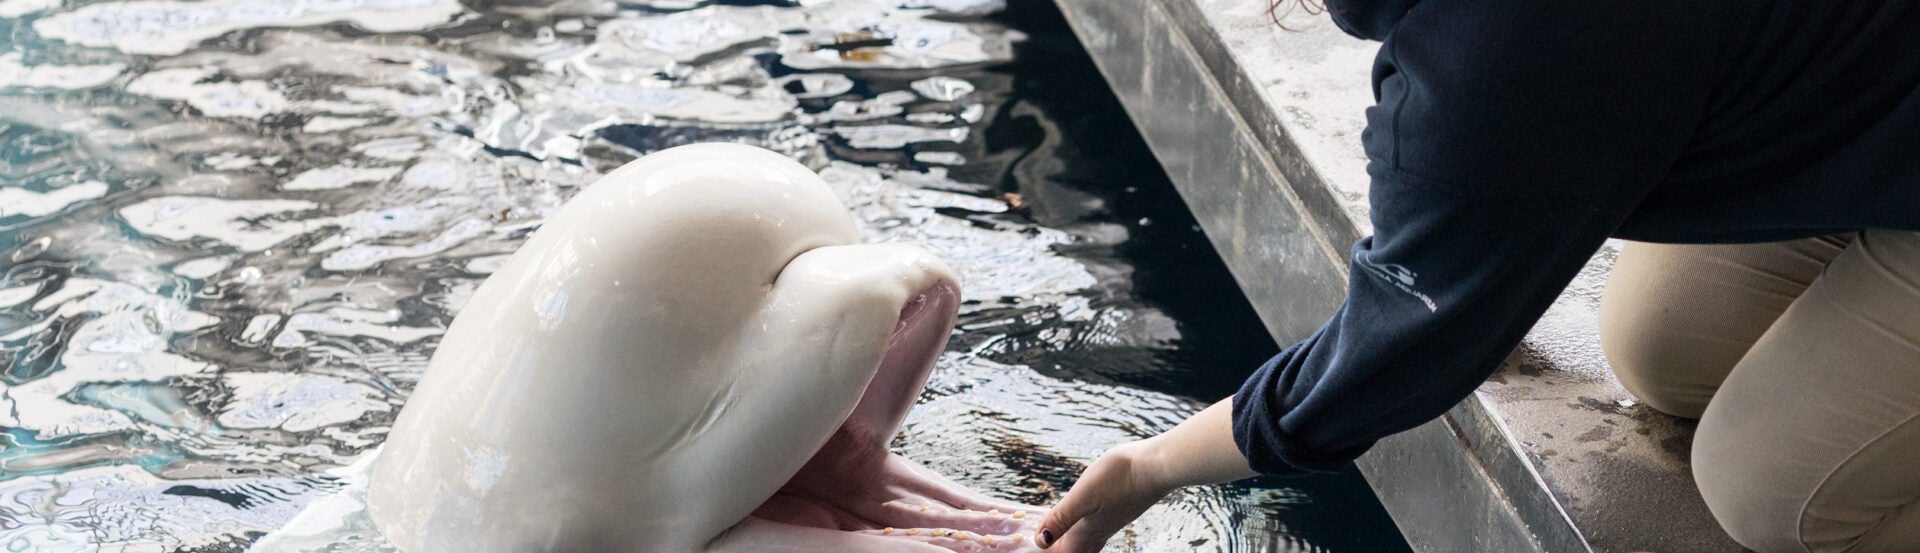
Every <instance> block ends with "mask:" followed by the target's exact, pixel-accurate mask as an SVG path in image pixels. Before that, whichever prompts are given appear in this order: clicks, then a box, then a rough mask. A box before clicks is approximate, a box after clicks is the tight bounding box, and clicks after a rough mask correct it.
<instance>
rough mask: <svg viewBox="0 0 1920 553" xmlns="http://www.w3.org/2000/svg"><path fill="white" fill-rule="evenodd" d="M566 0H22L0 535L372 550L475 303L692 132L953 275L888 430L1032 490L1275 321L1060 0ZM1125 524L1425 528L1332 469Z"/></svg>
mask: <svg viewBox="0 0 1920 553" xmlns="http://www.w3.org/2000/svg"><path fill="white" fill-rule="evenodd" d="M544 4H546V3H536V2H485V1H469V2H467V3H465V4H462V3H458V2H455V1H454V0H331V1H324V2H323V1H314V0H266V1H251V0H248V1H243V0H199V1H194V2H183V1H171V0H146V1H134V2H124V1H107V2H91V3H87V2H71V1H69V2H62V1H61V0H0V36H5V37H6V39H5V41H6V42H5V48H3V49H0V268H4V270H3V271H0V367H3V368H4V372H3V373H0V430H4V434H0V546H4V548H5V550H7V551H29V550H30V551H91V550H96V549H112V550H125V551H233V550H242V549H246V548H247V547H248V546H249V545H250V544H252V543H254V542H255V541H258V540H260V539H261V538H262V536H266V535H268V534H269V533H273V532H274V531H275V529H278V528H281V527H282V526H285V525H287V524H288V523H289V522H290V521H297V527H296V528H293V529H289V530H286V531H280V532H278V533H275V534H273V535H274V537H273V538H270V540H269V541H273V542H275V543H281V544H286V543H291V542H295V541H298V540H297V539H289V538H297V537H299V535H301V534H303V533H304V534H305V535H308V536H309V537H316V536H317V537H318V538H321V539H322V541H325V542H330V543H332V545H331V546H330V547H331V548H332V549H334V550H341V551H380V550H384V549H385V546H384V544H383V543H381V540H380V539H379V538H378V537H377V536H376V535H373V534H372V533H370V532H369V531H367V529H366V528H365V525H364V516H363V513H360V512H359V511H358V510H357V504H356V503H355V500H354V498H355V497H356V495H355V494H357V493H359V489H360V488H359V486H361V485H362V484H363V482H362V481H361V476H362V473H363V471H361V470H360V469H361V468H363V467H364V466H365V463H364V461H366V460H367V459H368V458H369V453H370V452H373V451H376V450H375V448H376V447H377V446H378V445H379V443H380V441H381V440H382V439H383V438H384V437H385V434H386V432H387V430H388V427H389V425H390V423H391V422H392V420H393V416H394V415H395V413H396V412H397V410H398V409H399V406H400V405H401V404H402V403H403V401H404V399H405V397H406V394H407V391H408V390H409V389H410V388H411V386H412V385H413V383H414V382H415V381H416V380H417V379H418V377H419V375H420V371H421V370H422V369H423V368H424V367H425V364H426V360H427V357H428V355H430V354H431V353H432V351H433V347H434V345H435V344H436V342H437V337H438V336H439V334H440V332H441V331H442V329H444V327H445V326H446V324H447V323H448V322H449V321H450V320H451V319H452V317H453V315H454V313H455V312H457V310H458V308H459V306H460V305H461V304H463V303H464V302H465V301H466V300H467V299H468V298H469V296H470V295H471V294H472V292H473V290H474V287H475V286H477V285H478V284H479V282H480V281H481V280H482V279H484V278H485V277H486V275H487V274H488V273H489V272H490V271H491V270H493V269H494V268H496V267H498V266H499V264H500V263H501V262H502V261H503V260H504V258H505V256H506V255H507V254H509V253H511V252H512V251H513V249H514V248H515V247H516V246H517V245H518V244H520V243H521V242H522V240H524V238H525V237H526V236H527V234H528V233H530V232H531V231H533V230H534V229H536V228H538V226H539V225H540V223H541V221H542V219H543V218H544V217H545V216H546V215H547V214H550V213H552V212H553V211H554V210H555V209H556V208H557V207H558V206H559V205H560V204H561V202H563V201H565V200H566V199H567V198H568V197H570V196H571V195H572V194H573V193H575V192H576V191H578V190H579V187H580V186H582V185H584V184H586V183H589V182H591V181H592V180H593V179H594V177H595V176H597V175H598V174H600V173H601V172H603V171H605V170H608V169H610V168H612V167H615V166H618V165H619V164H621V163H624V162H625V161H627V160H630V159H632V158H634V157H636V156H638V155H640V154H642V153H645V152H648V151H653V150H657V149H660V148H664V147H668V146H673V145H678V144H683V143H689V142H697V141H708V140H728V141H738V142H746V143H751V144H756V145H760V146H764V147H768V148H772V149H775V150H777V151H781V152H783V153H786V154H788V155H791V156H794V157H795V158H797V159H800V160H802V161H803V162H805V163H807V164H808V165H809V166H812V167H815V168H817V169H819V170H820V171H821V172H822V174H823V176H825V177H826V178H827V180H828V181H830V182H831V183H833V184H834V186H835V187H836V188H837V189H839V190H840V191H841V192H842V193H843V195H844V196H845V197H847V198H848V199H849V202H850V205H851V206H852V208H853V210H854V213H855V216H856V218H857V219H858V220H859V222H860V227H861V231H862V234H863V236H864V237H865V238H866V239H867V240H870V241H913V242H918V243H921V244H924V245H926V246H927V247H929V248H930V249H932V250H933V251H935V252H936V253H938V254H940V255H941V256H942V257H943V258H945V259H947V260H948V262H949V263H950V264H951V265H953V267H954V268H955V269H956V270H957V271H958V272H959V274H960V276H961V282H962V286H963V293H964V295H965V296H966V297H967V298H968V299H969V301H968V302H967V304H966V305H965V306H963V308H962V314H961V323H960V331H959V332H958V333H957V334H956V335H955V338H954V339H953V342H952V343H951V345H950V347H949V350H948V352H947V354H946V355H945V356H944V357H943V358H942V359H941V360H940V363H939V365H938V367H937V368H936V370H935V372H934V375H933V377H932V379H931V382H930V383H929V385H928V388H927V391H926V392H925V393H924V394H923V396H922V398H921V403H920V405H918V406H917V407H916V408H915V409H914V410H913V412H912V413H911V415H910V416H909V419H908V421H907V423H906V425H905V426H904V428H903V431H902V433H901V435H900V436H899V437H898V439H897V440H896V441H895V446H896V448H897V450H898V451H900V452H901V453H903V454H905V455H907V456H908V457H910V458H913V459H915V460H918V461H920V462H922V463H925V464H927V465H929V466H932V467H933V468H935V469H937V470H939V471H941V472H943V473H946V474H948V475H951V476H954V477H955V478H956V479H958V480H961V481H962V482H965V483H968V484H971V485H973V486H975V487H976V488H979V489H982V490H989V491H991V492H993V493H995V494H997V495H1001V496H1003V497H1008V498H1011V499H1016V500H1020V501H1026V502H1032V503H1049V502H1051V501H1052V500H1054V499H1055V498H1056V497H1057V496H1058V494H1059V493H1060V492H1062V491H1064V490H1065V489H1066V488H1067V487H1068V486H1069V485H1070V484H1071V483H1072V481H1073V479H1074V477H1075V476H1076V475H1077V474H1078V472H1079V470H1080V469H1081V467H1082V466H1083V465H1082V464H1083V463H1085V462H1088V461H1090V460H1091V459H1092V458H1094V457H1095V456H1097V455H1098V453H1099V452H1100V451H1101V450H1103V449H1104V448H1107V447H1110V446H1112V445H1113V444H1116V443H1120V442H1122V441H1125V440H1128V439H1132V438H1137V437H1143V436H1148V435H1152V434H1154V433H1157V432H1159V431H1162V430H1165V429H1167V428H1169V427H1171V426H1172V425H1173V424H1175V423H1177V422H1179V421H1180V420H1182V419H1183V418H1184V417H1185V416H1186V415H1188V414H1190V413H1192V412H1194V411H1196V410H1198V409H1199V408H1200V407H1202V406H1204V405H1205V403H1207V402H1208V401H1209V400H1212V399H1217V398H1219V397H1223V396H1224V395H1226V394H1228V393H1231V392H1232V390H1233V389H1234V387H1235V386H1236V384H1237V383H1238V381H1239V379H1240V378H1241V377H1243V376H1244V375H1245V373H1246V372H1248V371H1249V370H1251V368H1252V367H1254V366H1255V365H1257V364H1258V363H1259V362H1260V361H1261V360H1263V359H1264V358H1265V357H1266V356H1267V355H1269V354H1271V353H1272V352H1273V351H1274V350H1275V349H1276V348H1275V346H1274V344H1273V343H1272V342H1271V341H1270V340H1269V339H1267V338H1266V336H1265V335H1264V333H1263V331H1262V330H1261V328H1260V325H1259V324H1258V321H1257V319H1255V318H1254V316H1253V314H1252V311H1251V310H1250V309H1249V308H1248V307H1247V306H1246V304H1245V301H1244V300H1243V299H1242V298H1241V297H1240V296H1239V295H1238V293H1237V291H1236V289H1235V288H1234V286H1233V284H1232V280H1231V278H1230V277H1228V276H1227V274H1226V271H1225V269H1224V267H1223V266H1221V264H1220V262H1219V260H1218V259H1217V258H1216V257H1214V254H1213V253H1212V251H1211V250H1210V249H1209V248H1208V246H1207V244H1206V242H1205V239H1204V237H1203V236H1202V235H1200V234H1199V232H1198V229H1197V227H1195V225H1194V223H1193V221H1192V220H1191V219H1190V218H1189V216H1188V215H1187V213H1186V212H1185V210H1184V208H1183V207H1182V206H1181V204H1180V203H1179V200H1178V197H1177V196H1175V195H1174V194H1173V192H1172V189H1171V186H1170V185H1169V184H1168V183H1167V182H1166V180H1165V177H1164V175H1162V173H1161V172H1160V170H1159V168H1158V166H1156V165H1154V163H1153V161H1152V158H1151V154H1150V153H1149V152H1148V151H1147V150H1146V149H1145V147H1144V146H1143V145H1142V144H1141V142H1140V140H1139V138H1138V137H1137V136H1136V135H1135V134H1134V133H1133V130H1132V128H1131V127H1130V126H1129V124H1128V123H1127V121H1126V120H1125V118H1124V115H1123V114H1122V113H1121V112H1120V110H1119V107H1118V106H1117V104H1116V103H1115V102H1114V100H1113V99H1112V97H1111V96H1110V95H1109V94H1108V93H1107V91H1106V90H1105V89H1104V87H1103V86H1102V85H1101V81H1100V80H1099V76H1098V74H1097V73H1095V72H1094V71H1093V69H1092V67H1091V65H1090V63H1089V62H1088V61H1087V60H1086V58H1085V54H1084V53H1083V52H1081V51H1080V50H1079V46H1078V44H1077V43H1075V42H1074V41H1073V39H1072V37H1071V35H1070V34H1068V33H1067V32H1066V31H1065V27H1064V24H1063V23H1062V22H1061V21H1060V20H1059V19H1058V17H1059V16H1058V14H1056V13H1053V12H1052V11H1051V9H1052V8H1051V6H1050V5H1049V4H1048V3H1046V2H1038V1H1022V2H1016V3H1014V5H1012V6H1005V5H1002V4H1000V3H998V2H995V1H992V0H885V1H880V0H872V1H867V0H809V1H804V2H798V3H789V2H783V1H777V0H762V1H752V0H742V1H734V2H702V1H695V0H627V1H593V0H582V1H571V2H560V3H555V4H551V5H544ZM356 462H358V463H359V464H356ZM303 513H304V515H303ZM296 517H297V518H296ZM1110 549H1112V550H1115V551H1156V552H1158V551H1183V552H1184V551H1235V552H1239V551H1340V552H1356V551H1403V550H1405V549H1406V546H1405V545H1404V544H1403V543H1401V542H1400V541H1399V538H1398V537H1397V535H1396V534H1395V533H1394V531H1393V529H1392V526H1391V522H1390V521H1388V520H1387V519H1386V518H1385V516H1384V514H1382V512H1381V511H1380V508H1379V506H1378V504H1377V503H1376V502H1375V501H1374V500H1373V498H1372V496H1371V495H1370V494H1369V493H1368V492H1367V491H1366V488H1365V485H1364V483H1362V482H1360V480H1359V479H1358V477H1357V476H1355V475H1353V474H1352V473H1351V472H1349V473H1345V474H1341V475H1336V476H1331V477H1316V478H1299V479H1284V480H1282V479H1265V480H1257V481H1255V482H1254V483H1253V485H1252V486H1239V485H1235V486H1212V487H1204V488H1196V489H1192V490H1188V491H1186V492H1183V493H1180V494H1177V495H1176V496H1174V497H1172V498H1170V499H1169V500H1168V501H1167V502H1164V503H1163V504H1162V505H1160V506H1158V507H1156V508H1155V509H1154V510H1153V511H1151V512H1150V513H1149V514H1148V515H1147V516H1146V517H1143V518H1142V519H1141V521H1140V522H1138V523H1137V524H1135V525H1134V526H1133V527H1132V528H1130V529H1129V531H1128V532H1127V533H1126V534H1123V535H1122V536H1119V537H1117V539H1116V541H1115V543H1114V545H1113V547H1111V548H1110Z"/></svg>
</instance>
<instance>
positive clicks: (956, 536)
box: [953, 530, 968, 541]
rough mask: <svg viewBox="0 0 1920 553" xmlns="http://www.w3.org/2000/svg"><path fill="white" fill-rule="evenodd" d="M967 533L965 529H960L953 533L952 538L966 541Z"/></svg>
mask: <svg viewBox="0 0 1920 553" xmlns="http://www.w3.org/2000/svg"><path fill="white" fill-rule="evenodd" d="M967 535H968V534H967V532H966V531H965V530H962V531H960V532H959V533H956V534H954V535H953V539H956V540H960V541H967Z"/></svg>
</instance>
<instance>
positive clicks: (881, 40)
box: [807, 31, 893, 61]
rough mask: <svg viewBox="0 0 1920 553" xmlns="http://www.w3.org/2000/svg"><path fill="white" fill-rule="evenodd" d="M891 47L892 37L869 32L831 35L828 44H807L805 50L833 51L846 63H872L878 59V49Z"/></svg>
mask: <svg viewBox="0 0 1920 553" xmlns="http://www.w3.org/2000/svg"><path fill="white" fill-rule="evenodd" d="M892 45H893V37H884V36H878V35H875V34H873V33H871V32H867V31H861V32H857V33H840V34H837V35H833V40H831V41H828V42H815V43H810V44H807V50H808V51H810V52H817V51H820V50H833V51H836V52H839V53H840V59H843V60H848V61H873V60H874V59H877V58H879V57H880V49H881V48H886V47H888V46H892Z"/></svg>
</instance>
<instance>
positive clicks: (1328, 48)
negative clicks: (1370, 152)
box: [1055, 0, 1740, 552]
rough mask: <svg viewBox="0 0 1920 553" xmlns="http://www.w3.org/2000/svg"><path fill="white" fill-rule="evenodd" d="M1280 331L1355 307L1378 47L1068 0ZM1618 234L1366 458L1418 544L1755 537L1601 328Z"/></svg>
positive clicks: (1154, 7)
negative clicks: (1464, 392)
mask: <svg viewBox="0 0 1920 553" xmlns="http://www.w3.org/2000/svg"><path fill="white" fill-rule="evenodd" d="M1055 1H1056V3H1057V4H1059V5H1060V8H1061V10H1062V11H1063V12H1064V13H1065V14H1066V16H1067V20H1068V22H1069V23H1070V24H1071V25H1072V26H1073V28H1074V31H1075V33H1076V34H1078V36H1079V37H1080V39H1081V41H1082V42H1083V43H1085V45H1086V47H1087V50H1088V51H1089V52H1090V53H1092V55H1093V58H1094V60H1095V62H1096V63H1097V64H1098V65H1099V66H1100V69H1101V72H1102V73H1103V74H1104V75H1105V76H1106V78H1107V80H1108V83H1109V84H1110V85H1111V86H1112V87H1113V89H1114V92H1115V94H1116V95H1118V96H1119V98H1120V100H1121V102H1122V103H1123V104H1125V105H1126V107H1127V111H1128V114H1129V115H1130V116H1131V117H1132V119H1133V121H1134V124H1135V125H1136V126H1137V127H1138V128H1139V129H1140V131H1141V134H1142V135H1143V136H1145V137H1146V140H1147V143H1148V144H1149V145H1150V146H1151V147H1152V148H1153V150H1154V153H1155V155H1156V156H1157V157H1158V158H1159V159H1160V161H1161V163H1162V165H1163V166H1165V168H1166V170H1167V173H1168V175H1169V176H1171V177H1172V179H1173V182H1174V183H1175V185H1176V186H1177V187H1178V188H1179V189H1180V193H1181V195H1182V197H1183V198H1184V199H1185V200H1186V202H1187V204H1188V207H1189V208H1191V209H1192V210H1193V212H1194V214H1195V216H1196V217H1197V218H1198V219H1199V220H1200V222H1201V224H1202V226H1203V227H1204V228H1205V229H1206V231H1207V235H1208V236H1209V237H1210V239H1211V240H1212V241H1213V244H1214V247H1215V248H1216V249H1217V250H1219V252H1220V254H1221V256H1222V257H1223V258H1224V259H1225V260H1226V262H1227V265H1228V266H1229V267H1230V268H1231V269H1232V270H1233V272H1234V274H1235V276H1236V278H1237V279H1238V281H1239V283H1240V286H1241V288H1242V290H1243V291H1244V292H1245V293H1246V295H1247V297H1248V299H1249V300H1251V301H1252V303H1253V305H1254V306H1255V308H1256V309H1257V310H1258V311H1259V312H1260V315H1261V317H1262V319H1263V320H1264V321H1265V322H1266V324H1267V327H1268V329H1269V330H1270V331H1271V332H1272V333H1273V335H1274V336H1275V337H1276V338H1277V339H1278V340H1279V341H1281V342H1282V343H1291V342H1293V341H1295V340H1298V339H1300V338H1302V337H1304V336H1306V335H1307V334H1309V333H1311V332H1312V331H1313V330H1314V329H1315V328H1317V327H1318V326H1319V325H1320V323H1321V322H1322V321H1324V320H1325V318H1326V317H1327V315H1329V314H1330V313H1331V312H1332V311H1333V309H1334V308H1335V307H1336V306H1337V305H1338V304H1339V301H1340V298H1341V295H1342V294H1343V293H1344V289H1345V280H1346V274H1345V271H1346V263H1345V257H1346V255H1345V253H1346V251H1347V248H1348V246H1349V245H1350V244H1352V243H1353V242H1354V241H1355V240H1357V239H1358V238H1360V237H1361V236H1364V235H1366V234H1368V233H1369V229H1370V227H1371V225H1370V224H1369V223H1368V219H1367V206H1366V189H1367V184H1368V180H1367V176H1366V172H1365V166H1366V157H1365V154H1364V153H1363V152H1362V151H1361V146H1360V132H1361V130H1362V129H1364V127H1365V122H1364V119H1363V115H1364V114H1363V111H1364V110H1365V108H1367V107H1368V106H1370V105H1372V103H1373V96H1372V90H1371V88H1370V87H1371V84H1370V81H1369V78H1368V72H1369V70H1370V68H1371V65H1372V60H1373V54H1374V52H1375V50H1376V49H1377V45H1376V44H1374V43H1369V42H1363V41H1359V40H1354V39H1351V38H1349V37H1346V36H1345V35H1343V34H1341V33H1340V32H1339V31H1338V30H1337V29H1335V28H1334V27H1333V25H1332V24H1331V23H1330V22H1328V21H1326V20H1325V18H1324V16H1322V17H1311V16H1306V15H1304V14H1302V15H1300V16H1298V17H1294V18H1292V19H1290V20H1289V21H1288V22H1287V23H1288V25H1289V26H1290V27H1292V28H1295V29H1301V31H1299V32H1286V31H1282V30H1280V29H1277V28H1275V27H1274V25H1273V23H1272V22H1271V21H1270V20H1268V18H1267V16H1266V15H1265V14H1264V11H1265V8H1266V3H1265V2H1264V1H1263V0H1055ZM1616 248H1617V244H1609V245H1608V247H1607V248H1606V249H1605V250H1603V251H1602V252H1601V253H1600V254H1599V255H1597V256H1595V258H1594V260H1593V262H1591V263H1590V264H1589V265H1588V266H1587V268H1586V269H1585V270H1584V271H1583V272H1582V273H1581V275H1580V276H1579V278H1578V279H1576V281H1575V282H1574V284H1573V285H1572V286H1571V287H1570V288H1569V289H1568V290H1567V292H1566V293H1565V294H1563V295H1562V296H1561V298H1560V299H1559V300H1558V301H1557V302H1556V303H1555V305H1554V306H1553V308H1552V309H1551V310H1550V311H1549V312H1548V314H1547V316H1546V317H1545V318H1544V319H1543V320H1542V321H1541V322H1540V324H1538V325H1536V327H1535V328H1534V330H1533V332H1531V333H1530V334H1529V335H1528V337H1527V340H1526V342H1525V343H1524V344H1523V345H1522V346H1521V348H1520V349H1519V350H1518V351H1516V352H1515V353H1514V355H1513V356H1512V357H1510V358H1509V359H1508V362H1507V363H1506V364H1505V365H1504V366H1503V367H1502V368H1501V370H1500V371H1499V372H1498V373H1497V374H1496V375H1495V376H1494V377H1493V378H1492V379H1491V380H1489V382H1488V383H1487V384H1486V385H1484V386H1482V387H1481V389H1480V391H1479V393H1477V394H1475V395H1474V396H1473V397H1471V398H1469V399H1467V400H1466V401H1464V402H1462V403H1461V404H1460V405H1458V406H1455V407H1454V408H1453V409H1452V410H1451V411H1449V412H1448V413H1447V415H1446V416H1444V417H1442V418H1440V419H1438V420H1435V421H1433V422H1431V423H1428V424H1426V425H1423V426H1421V427H1419V428H1416V429H1414V430H1411V431H1408V432H1406V433H1403V434H1401V435H1398V436H1394V437H1392V438H1389V439H1387V440H1383V441H1382V442H1381V443H1380V444H1379V446H1377V447H1376V448H1375V449H1374V450H1373V451H1372V452H1370V453H1369V454H1367V455H1366V456H1365V457H1363V458H1361V460H1360V462H1359V465H1360V468H1361V470H1362V472H1364V473H1365V474H1366V476H1367V479H1368V481H1369V482H1370V483H1371V484H1372V486H1373V487H1374V490H1375V491H1376V492H1378V493H1379V495H1380V499H1381V501H1382V503H1384V504H1385V505H1386V507H1387V510H1388V511H1389V512H1390V513H1391V514H1392V515H1393V517H1394V519H1395V521H1396V522H1397V523H1398V524H1399V526H1400V528H1401V531H1402V533H1404V534H1405V535H1406V536H1407V538H1408V541H1409V542H1410V543H1412V544H1413V546H1414V548H1415V549H1417V550H1421V551H1449V552H1451V551H1553V552H1582V551H1601V552H1612V551H1621V552H1627V551H1688V552H1694V551H1699V552H1713V551H1739V550H1740V548H1739V547H1738V546H1737V545H1735V544H1733V542H1732V541H1731V540H1729V539H1728V538H1727V537H1726V536H1725V534H1724V533H1723V532H1721V531H1720V529H1719V527H1718V526H1717V525H1716V524H1715V523H1714V521H1713V519H1712V517H1711V515H1710V514H1708V512H1707V510H1706V506H1705V505H1704V503H1702V502H1701V500H1700V497H1699V493H1698V492H1697V491H1696V490H1695V488H1694V485H1693V481H1692V477H1691V472H1690V469H1689V466H1688V465H1687V462H1686V452H1687V449H1688V447H1689V446H1690V444H1691V428H1690V425H1689V424H1685V423H1682V422H1680V421H1677V420H1675V419H1672V418H1670V417H1666V416H1664V415H1661V414H1659V413H1655V412H1653V411H1652V410H1650V409H1647V408H1646V407H1644V406H1638V405H1635V404H1634V403H1633V400H1632V398H1631V396H1629V395H1627V393H1626V392H1625V390H1623V389H1621V388H1620V386H1619V384H1618V383H1617V382H1615V381H1614V380H1613V377H1612V374H1611V373H1610V372H1609V371H1608V369H1607V368H1606V364H1605V360H1604V359H1603V357H1602V355H1601V354H1600V349H1599V344H1598V340H1597V338H1596V326H1597V325H1596V316H1595V313H1596V311H1597V306H1598V303H1599V293H1600V290H1601V287H1602V286H1603V285H1604V283H1605V278H1606V273H1607V270H1608V268H1609V267H1610V265H1611V262H1612V259H1613V255H1614V252H1615V251H1617V249H1616Z"/></svg>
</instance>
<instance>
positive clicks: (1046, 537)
mask: <svg viewBox="0 0 1920 553" xmlns="http://www.w3.org/2000/svg"><path fill="white" fill-rule="evenodd" d="M1049 545H1053V531H1052V530H1048V529H1046V528H1041V529H1040V547H1041V548H1042V549H1045V548H1046V547H1047V546H1049Z"/></svg>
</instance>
